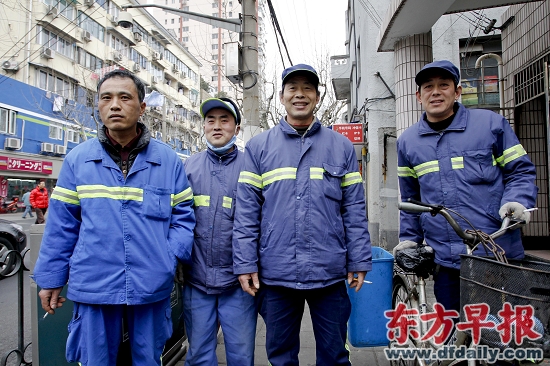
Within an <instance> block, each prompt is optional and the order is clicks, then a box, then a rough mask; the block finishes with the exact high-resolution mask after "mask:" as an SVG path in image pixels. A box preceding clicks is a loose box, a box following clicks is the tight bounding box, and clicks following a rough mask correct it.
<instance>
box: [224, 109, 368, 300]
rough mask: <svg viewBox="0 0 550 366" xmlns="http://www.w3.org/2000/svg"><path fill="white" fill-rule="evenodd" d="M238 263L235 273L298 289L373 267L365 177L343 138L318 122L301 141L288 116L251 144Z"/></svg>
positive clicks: (242, 181)
mask: <svg viewBox="0 0 550 366" xmlns="http://www.w3.org/2000/svg"><path fill="white" fill-rule="evenodd" d="M233 260H234V267H233V268H234V272H235V274H244V273H254V272H259V276H260V280H261V281H262V282H264V283H266V284H268V285H277V286H284V287H289V288H295V289H312V288H321V287H325V286H328V285H331V284H333V283H335V282H337V281H340V280H342V279H344V278H345V277H346V275H347V273H348V272H356V271H369V270H370V269H371V265H372V263H371V246H370V237H369V232H368V223H367V216H366V211H365V194H364V189H363V180H362V178H361V175H360V174H359V171H358V165H357V156H356V154H355V151H354V147H353V145H352V144H351V142H350V141H349V140H348V139H347V138H346V137H344V136H342V135H341V134H338V133H336V132H334V131H332V130H329V129H328V128H325V127H322V126H321V123H320V122H319V121H318V120H315V121H314V122H313V123H312V125H311V126H310V128H309V129H308V131H307V132H306V133H305V134H304V136H300V135H299V134H298V133H297V132H296V130H295V129H294V128H292V127H291V126H290V125H289V124H288V123H287V122H286V121H285V119H284V118H283V119H281V121H280V123H279V124H278V125H277V126H275V127H274V128H272V129H270V130H268V131H266V132H264V133H262V134H260V135H258V136H256V137H254V138H252V139H251V140H250V141H249V142H248V143H247V145H246V148H245V166H244V169H243V171H242V172H241V175H240V177H239V185H238V189H237V208H236V212H235V226H234V233H233Z"/></svg>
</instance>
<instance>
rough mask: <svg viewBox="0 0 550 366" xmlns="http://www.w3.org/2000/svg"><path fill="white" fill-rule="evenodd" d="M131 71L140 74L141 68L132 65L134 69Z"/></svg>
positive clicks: (137, 65)
mask: <svg viewBox="0 0 550 366" xmlns="http://www.w3.org/2000/svg"><path fill="white" fill-rule="evenodd" d="M132 69H133V70H134V72H140V71H141V66H139V64H134V67H133V68H132Z"/></svg>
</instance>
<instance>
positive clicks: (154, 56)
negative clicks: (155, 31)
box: [153, 52, 162, 61]
mask: <svg viewBox="0 0 550 366" xmlns="http://www.w3.org/2000/svg"><path fill="white" fill-rule="evenodd" d="M158 60H162V58H161V57H160V52H153V61H158Z"/></svg>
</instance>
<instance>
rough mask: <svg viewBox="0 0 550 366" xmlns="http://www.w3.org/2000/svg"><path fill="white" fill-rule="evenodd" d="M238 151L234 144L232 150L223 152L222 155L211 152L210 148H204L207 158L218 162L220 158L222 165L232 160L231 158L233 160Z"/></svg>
mask: <svg viewBox="0 0 550 366" xmlns="http://www.w3.org/2000/svg"><path fill="white" fill-rule="evenodd" d="M238 153H239V149H238V148H237V145H235V149H233V151H231V152H228V153H225V154H223V155H218V154H216V153H215V152H213V151H212V150H210V149H206V154H207V155H208V158H209V159H210V160H211V161H212V162H214V163H219V162H220V160H221V163H222V164H223V165H227V164H229V163H230V162H232V161H233V160H235V158H236V157H237V154H238Z"/></svg>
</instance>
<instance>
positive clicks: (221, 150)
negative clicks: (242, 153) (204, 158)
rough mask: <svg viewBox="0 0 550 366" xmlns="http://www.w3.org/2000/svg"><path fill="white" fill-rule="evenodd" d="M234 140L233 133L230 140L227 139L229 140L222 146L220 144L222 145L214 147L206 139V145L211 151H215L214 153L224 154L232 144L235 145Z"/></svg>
mask: <svg viewBox="0 0 550 366" xmlns="http://www.w3.org/2000/svg"><path fill="white" fill-rule="evenodd" d="M235 141H237V136H235V135H233V137H232V138H231V140H229V142H228V143H227V144H225V145H224V146H222V147H215V146H214V145H212V144H211V143H210V142H208V141H206V146H208V148H209V149H210V150H212V151H213V152H215V153H216V154H218V155H222V154H225V153H226V152H228V151H229V149H231V148H232V147H233V145H235Z"/></svg>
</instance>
